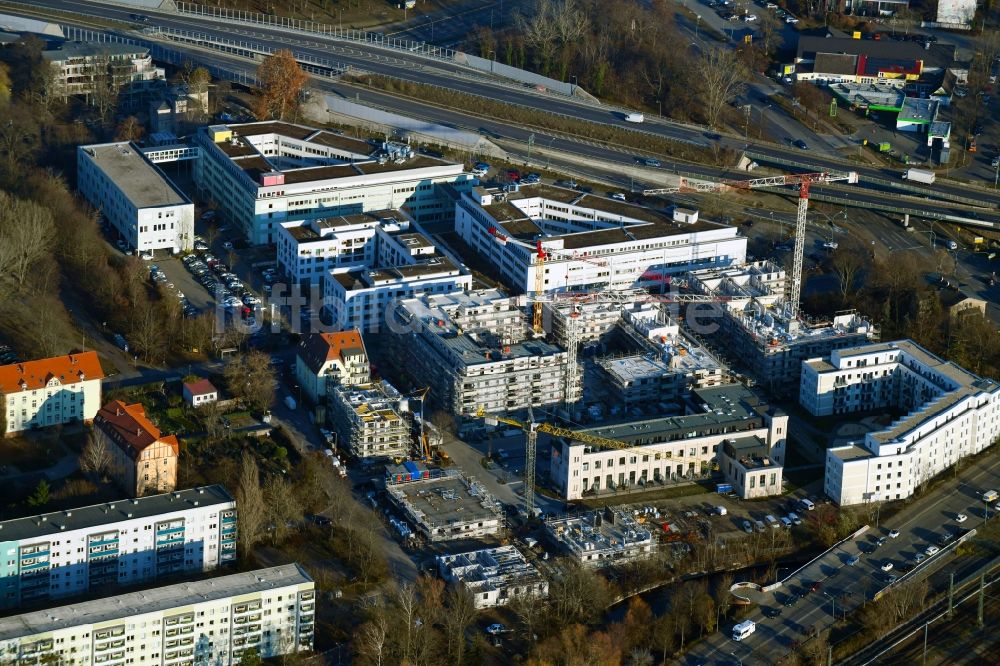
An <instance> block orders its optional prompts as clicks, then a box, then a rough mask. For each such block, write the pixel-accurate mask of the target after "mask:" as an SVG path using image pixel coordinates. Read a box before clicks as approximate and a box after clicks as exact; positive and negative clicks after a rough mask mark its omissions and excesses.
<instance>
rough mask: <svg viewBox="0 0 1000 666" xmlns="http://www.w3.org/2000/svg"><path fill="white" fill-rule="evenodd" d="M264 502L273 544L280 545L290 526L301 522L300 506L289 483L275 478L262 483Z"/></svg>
mask: <svg viewBox="0 0 1000 666" xmlns="http://www.w3.org/2000/svg"><path fill="white" fill-rule="evenodd" d="M264 501H265V503H266V505H267V515H268V518H269V519H270V522H271V524H272V525H273V526H274V532H273V534H272V537H273V540H274V543H276V544H277V543H281V542H282V541H284V540H285V537H286V536H287V535H288V531H289V529H290V526H294V525H295V524H296V523H298V522H300V521H301V520H302V505H301V504H299V502H298V501H296V499H295V493H294V491H293V488H292V483H291V481H289V480H287V479H285V478H283V477H280V476H277V475H272V476H269V477H268V479H267V481H266V482H265V483H264Z"/></svg>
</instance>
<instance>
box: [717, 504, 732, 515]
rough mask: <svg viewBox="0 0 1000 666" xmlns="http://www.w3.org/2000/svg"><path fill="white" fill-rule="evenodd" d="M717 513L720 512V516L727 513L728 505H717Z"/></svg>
mask: <svg viewBox="0 0 1000 666" xmlns="http://www.w3.org/2000/svg"><path fill="white" fill-rule="evenodd" d="M715 513H716V514H718V515H720V516H724V515H726V514H727V513H729V512H728V511H726V507H724V506H717V507H715Z"/></svg>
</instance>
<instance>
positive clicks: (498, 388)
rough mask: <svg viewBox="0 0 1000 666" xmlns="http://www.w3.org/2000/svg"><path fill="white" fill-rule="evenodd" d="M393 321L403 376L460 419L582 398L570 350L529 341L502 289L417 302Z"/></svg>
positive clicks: (401, 306) (411, 302) (410, 303)
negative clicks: (427, 389)
mask: <svg viewBox="0 0 1000 666" xmlns="http://www.w3.org/2000/svg"><path fill="white" fill-rule="evenodd" d="M393 322H394V325H393V327H392V329H391V330H392V333H393V334H395V339H394V341H393V347H394V348H395V349H396V350H398V351H397V352H396V353H395V354H393V356H394V358H395V362H396V365H397V368H398V370H399V371H400V372H403V373H406V374H407V375H408V376H410V377H413V378H415V379H416V381H417V384H418V385H420V386H429V387H431V393H430V396H431V399H433V400H434V401H435V402H436V404H438V405H439V406H441V407H443V408H444V409H447V410H449V411H451V412H454V413H456V414H460V415H471V414H475V413H476V411H477V410H478V409H480V408H482V409H485V410H486V411H487V412H489V413H492V414H504V413H512V412H517V411H520V410H526V409H528V408H529V407H541V406H543V405H557V404H561V403H563V402H570V403H572V402H575V401H576V400H577V399H578V398H579V396H580V390H581V389H580V376H581V375H582V373H581V372H579V370H578V369H575V371H573V370H571V368H570V365H569V364H570V358H569V357H568V355H567V353H566V351H565V350H563V349H561V348H559V347H557V346H555V345H552V344H549V343H548V342H546V341H544V340H541V339H532V340H526V339H525V331H526V323H525V321H524V315H523V312H522V311H521V310H520V309H519V308H518V307H517V306H516V304H515V303H513V302H512V299H510V298H509V297H507V296H505V295H504V294H502V293H501V292H499V291H498V290H495V289H487V290H481V291H472V292H468V293H459V294H446V295H436V296H425V297H423V298H412V299H409V300H406V301H403V302H402V303H400V304H399V308H398V310H397V313H396V314H395V316H394V318H393Z"/></svg>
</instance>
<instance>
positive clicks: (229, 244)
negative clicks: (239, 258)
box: [222, 241, 233, 250]
mask: <svg viewBox="0 0 1000 666" xmlns="http://www.w3.org/2000/svg"><path fill="white" fill-rule="evenodd" d="M222 249H223V250H232V249H233V243H232V241H226V242H225V243H223V244H222Z"/></svg>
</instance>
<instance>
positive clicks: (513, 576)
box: [436, 546, 549, 608]
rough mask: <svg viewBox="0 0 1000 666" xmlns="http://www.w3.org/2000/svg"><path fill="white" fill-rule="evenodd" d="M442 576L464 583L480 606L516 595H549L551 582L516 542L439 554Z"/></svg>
mask: <svg viewBox="0 0 1000 666" xmlns="http://www.w3.org/2000/svg"><path fill="white" fill-rule="evenodd" d="M436 559H437V565H438V570H439V571H440V573H441V577H442V578H444V579H445V580H447V581H449V582H453V583H461V584H462V586H463V587H465V589H466V590H468V591H469V592H470V593H471V594H472V598H473V600H474V603H475V606H476V608H492V607H494V606H504V605H506V604H507V603H509V602H510V601H511V600H512V599H514V598H515V597H542V598H544V597H547V596H548V594H549V583H548V581H547V580H545V579H544V578H543V577H542V575H541V574H540V573H539V572H538V569H536V568H535V567H533V566H532V565H531V564H529V563H528V561H527V560H526V559H524V555H523V554H522V553H521V551H519V550H518V549H517V548H515V547H514V546H500V547H499V548H485V549H483V550H476V551H473V552H471V553H456V554H454V555H438V556H437V558H436Z"/></svg>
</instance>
